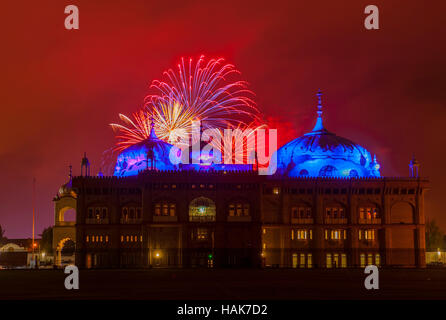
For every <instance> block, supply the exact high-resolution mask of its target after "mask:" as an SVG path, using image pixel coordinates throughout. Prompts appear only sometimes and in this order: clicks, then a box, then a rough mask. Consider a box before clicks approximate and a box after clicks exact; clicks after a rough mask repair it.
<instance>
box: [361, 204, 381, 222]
mask: <svg viewBox="0 0 446 320" xmlns="http://www.w3.org/2000/svg"><path fill="white" fill-rule="evenodd" d="M378 218H379V211H378V208H375V207H360V208H359V219H362V220H373V219H378Z"/></svg>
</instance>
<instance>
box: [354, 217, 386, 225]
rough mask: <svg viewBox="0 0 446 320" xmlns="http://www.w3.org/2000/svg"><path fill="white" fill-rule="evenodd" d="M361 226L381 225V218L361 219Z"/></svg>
mask: <svg viewBox="0 0 446 320" xmlns="http://www.w3.org/2000/svg"><path fill="white" fill-rule="evenodd" d="M358 222H359V224H381V218H374V219H359V220H358Z"/></svg>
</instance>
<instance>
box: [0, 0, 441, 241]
mask: <svg viewBox="0 0 446 320" xmlns="http://www.w3.org/2000/svg"><path fill="white" fill-rule="evenodd" d="M297 2H298V1H294V0H292V1H279V0H276V1H265V2H261V1H234V2H225V1H211V0H208V1H178V2H171V1H165V0H164V1H144V2H143V1H54V2H50V1H39V4H37V2H31V1H29V2H27V1H17V2H8V4H3V5H2V8H1V13H2V14H1V19H0V34H1V41H2V48H1V50H0V61H1V74H2V80H1V89H0V93H1V100H0V101H1V110H2V123H3V124H2V126H0V137H1V138H0V168H1V169H0V224H1V225H2V226H3V228H4V229H6V236H7V237H10V238H15V237H28V236H30V235H31V230H32V228H31V225H32V218H31V217H32V179H33V177H36V179H37V215H38V218H37V232H38V233H40V232H41V230H42V229H43V228H44V227H46V226H49V225H51V224H52V223H53V203H52V201H51V200H52V197H53V196H54V195H55V194H56V192H57V190H58V188H59V186H60V185H61V184H63V183H65V182H66V181H67V174H68V165H69V164H70V163H72V164H73V166H74V173H75V174H79V170H80V160H81V157H82V154H83V152H84V151H86V152H87V155H88V157H89V158H90V161H91V163H92V170H93V172H94V173H97V171H98V169H99V167H100V166H101V158H102V153H103V152H104V151H105V150H107V149H109V148H110V147H111V146H112V145H113V143H114V135H113V132H112V130H111V129H110V127H109V126H108V124H109V123H110V122H116V121H117V120H118V117H117V115H118V113H120V112H122V113H125V114H130V113H131V112H133V111H136V110H137V109H138V108H139V107H141V106H142V102H143V98H144V96H145V95H146V94H147V93H148V86H149V84H150V82H151V80H152V79H159V78H160V77H161V73H162V71H163V70H165V69H167V68H170V67H174V65H175V64H176V62H177V61H178V59H179V58H180V57H182V56H184V57H189V56H192V57H194V58H197V57H198V56H199V55H200V54H205V55H206V56H207V57H224V58H226V60H227V61H228V62H230V63H234V64H235V65H236V67H237V68H238V69H239V70H240V71H241V72H242V77H243V78H244V79H246V80H248V81H249V82H250V84H251V87H250V88H251V89H252V90H253V91H254V92H256V94H257V97H256V101H257V103H258V106H259V108H260V109H261V110H262V111H263V112H264V114H265V117H266V118H267V119H269V121H270V122H269V124H270V126H271V127H277V128H278V130H279V143H280V144H283V143H284V142H286V141H287V140H290V139H291V138H293V137H297V136H298V135H300V134H302V133H303V132H305V131H307V130H310V129H311V128H312V126H313V124H314V117H315V108H316V106H315V103H316V99H315V96H314V94H315V93H316V91H317V89H318V88H321V90H322V91H323V92H324V96H323V104H324V123H325V126H326V127H327V128H328V129H329V130H331V131H334V132H336V133H337V134H339V135H341V136H344V137H347V138H350V139H351V140H353V141H355V142H357V143H359V144H361V145H362V146H364V147H365V148H367V149H368V150H369V151H370V152H371V153H376V154H377V157H378V161H380V163H381V166H382V173H383V174H384V175H386V176H395V175H399V176H407V175H408V162H409V160H410V157H411V155H412V153H415V154H416V156H417V158H418V159H419V160H420V162H421V165H422V167H421V173H422V175H423V176H427V177H429V179H430V180H431V182H432V184H431V187H432V190H431V191H430V193H429V195H428V197H427V201H428V206H427V215H428V216H429V217H433V218H435V219H437V220H438V221H439V222H440V224H441V226H442V228H443V229H444V230H446V215H445V212H444V209H443V207H444V206H442V205H441V203H442V201H444V199H443V197H442V195H443V194H444V193H446V183H445V181H446V170H445V164H444V156H445V152H444V150H443V148H444V147H445V145H446V138H445V136H446V135H445V134H444V128H443V125H444V123H445V116H446V109H445V101H446V88H445V80H444V77H445V74H446V62H445V56H446V50H445V49H446V42H445V41H444V35H445V34H446V25H445V22H444V21H445V19H444V12H445V9H446V6H445V4H444V2H441V1H435V2H436V3H437V4H434V3H435V2H434V1H428V2H425V1H400V0H394V1H373V2H365V1H360V0H352V1H301V2H300V3H301V4H298V3H297ZM308 3H310V4H308ZM440 3H441V4H440ZM68 4H76V5H78V7H79V10H80V30H77V31H68V30H65V29H64V19H65V14H64V8H65V6H66V5H68ZM368 4H375V5H377V6H378V8H379V9H380V27H381V29H380V30H377V31H367V30H365V28H364V26H363V21H364V18H365V14H364V13H363V12H364V8H365V6H366V5H368Z"/></svg>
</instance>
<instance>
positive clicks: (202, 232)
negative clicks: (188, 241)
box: [197, 228, 208, 240]
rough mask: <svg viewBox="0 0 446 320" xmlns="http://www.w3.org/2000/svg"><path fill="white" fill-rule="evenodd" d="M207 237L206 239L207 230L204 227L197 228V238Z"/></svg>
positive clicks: (204, 238)
mask: <svg viewBox="0 0 446 320" xmlns="http://www.w3.org/2000/svg"><path fill="white" fill-rule="evenodd" d="M207 239H208V230H207V229H206V228H198V229H197V240H207Z"/></svg>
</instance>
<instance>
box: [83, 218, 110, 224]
mask: <svg viewBox="0 0 446 320" xmlns="http://www.w3.org/2000/svg"><path fill="white" fill-rule="evenodd" d="M85 223H87V224H108V223H109V220H108V218H104V219H86V220H85Z"/></svg>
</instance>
